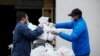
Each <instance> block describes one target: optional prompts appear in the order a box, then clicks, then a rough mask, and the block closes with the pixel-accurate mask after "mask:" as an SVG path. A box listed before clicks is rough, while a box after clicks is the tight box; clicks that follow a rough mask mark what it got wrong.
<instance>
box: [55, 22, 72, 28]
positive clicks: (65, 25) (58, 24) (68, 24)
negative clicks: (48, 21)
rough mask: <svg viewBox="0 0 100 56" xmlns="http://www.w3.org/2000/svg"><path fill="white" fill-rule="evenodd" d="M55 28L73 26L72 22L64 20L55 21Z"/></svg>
mask: <svg viewBox="0 0 100 56" xmlns="http://www.w3.org/2000/svg"><path fill="white" fill-rule="evenodd" d="M55 27H56V28H67V29H72V28H73V22H65V23H57V24H56V25H55Z"/></svg>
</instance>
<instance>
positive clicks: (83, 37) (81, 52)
mask: <svg viewBox="0 0 100 56" xmlns="http://www.w3.org/2000/svg"><path fill="white" fill-rule="evenodd" d="M69 16H71V17H72V18H73V21H72V22H65V23H58V24H56V25H55V26H56V28H67V29H73V32H72V33H71V35H68V34H66V33H64V32H57V31H51V33H52V34H56V35H59V36H60V37H61V38H63V39H65V40H68V41H71V42H72V48H73V51H74V53H75V56H89V54H90V45H89V36H88V29H87V26H86V22H85V21H84V19H83V17H82V12H81V10H80V9H78V8H76V9H74V10H72V12H71V13H70V14H69Z"/></svg>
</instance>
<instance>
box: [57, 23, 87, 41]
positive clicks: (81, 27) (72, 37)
mask: <svg viewBox="0 0 100 56" xmlns="http://www.w3.org/2000/svg"><path fill="white" fill-rule="evenodd" d="M84 30H85V26H84V24H82V23H79V24H77V25H76V27H75V28H74V30H73V32H72V34H71V35H68V34H65V33H63V32H60V33H59V36H60V37H61V38H63V39H66V40H68V41H71V42H74V41H75V40H76V39H78V37H79V36H80V35H81V34H82V33H83V32H84Z"/></svg>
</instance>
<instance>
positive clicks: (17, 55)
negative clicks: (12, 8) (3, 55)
mask: <svg viewBox="0 0 100 56" xmlns="http://www.w3.org/2000/svg"><path fill="white" fill-rule="evenodd" d="M27 22H28V15H27V14H26V13H25V12H21V11H20V12H18V13H17V25H16V27H15V29H14V33H13V50H12V56H30V52H31V41H34V40H36V39H37V37H38V36H40V35H41V34H42V33H43V32H44V31H43V29H42V28H43V26H42V25H39V26H38V27H37V28H36V29H35V30H33V31H32V30H30V29H29V28H28V26H27Z"/></svg>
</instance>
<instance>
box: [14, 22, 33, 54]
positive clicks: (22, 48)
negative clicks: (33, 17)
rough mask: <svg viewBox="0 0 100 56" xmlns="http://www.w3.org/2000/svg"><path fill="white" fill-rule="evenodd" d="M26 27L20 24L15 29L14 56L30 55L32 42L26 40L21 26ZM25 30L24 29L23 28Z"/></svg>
mask: <svg viewBox="0 0 100 56" xmlns="http://www.w3.org/2000/svg"><path fill="white" fill-rule="evenodd" d="M21 25H25V24H22V23H18V24H17V25H16V27H15V30H14V34H13V55H14V56H20V55H21V56H22V55H23V56H24V55H25V56H27V55H30V51H31V40H29V39H26V38H25V36H24V35H23V34H22V33H21V32H20V30H19V29H20V26H21ZM23 28H24V27H23Z"/></svg>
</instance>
